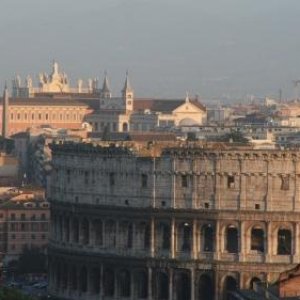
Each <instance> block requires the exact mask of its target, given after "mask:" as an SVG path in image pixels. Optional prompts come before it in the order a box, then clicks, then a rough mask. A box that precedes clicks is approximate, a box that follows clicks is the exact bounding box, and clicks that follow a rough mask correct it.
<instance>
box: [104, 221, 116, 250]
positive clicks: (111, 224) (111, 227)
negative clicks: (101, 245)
mask: <svg viewBox="0 0 300 300" xmlns="http://www.w3.org/2000/svg"><path fill="white" fill-rule="evenodd" d="M105 245H106V246H108V247H115V246H116V223H115V221H113V220H109V221H107V222H106V223H105Z"/></svg>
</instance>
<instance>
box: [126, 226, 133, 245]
mask: <svg viewBox="0 0 300 300" xmlns="http://www.w3.org/2000/svg"><path fill="white" fill-rule="evenodd" d="M132 243H133V226H132V224H131V223H129V224H128V227H127V248H129V249H131V248H132Z"/></svg>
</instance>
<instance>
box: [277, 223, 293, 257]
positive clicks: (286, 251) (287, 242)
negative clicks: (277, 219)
mask: <svg viewBox="0 0 300 300" xmlns="http://www.w3.org/2000/svg"><path fill="white" fill-rule="evenodd" d="M277 254H278V255H290V254H292V233H291V231H290V230H288V229H279V230H278V236H277Z"/></svg>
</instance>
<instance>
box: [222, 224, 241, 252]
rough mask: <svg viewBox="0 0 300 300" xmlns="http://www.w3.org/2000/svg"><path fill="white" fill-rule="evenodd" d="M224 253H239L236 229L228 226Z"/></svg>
mask: <svg viewBox="0 0 300 300" xmlns="http://www.w3.org/2000/svg"><path fill="white" fill-rule="evenodd" d="M225 242H226V251H227V252H228V253H238V252H239V236H238V230H237V228H235V227H233V226H230V227H228V228H227V229H226V241H225Z"/></svg>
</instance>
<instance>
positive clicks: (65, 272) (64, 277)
mask: <svg viewBox="0 0 300 300" xmlns="http://www.w3.org/2000/svg"><path fill="white" fill-rule="evenodd" d="M62 271H63V274H62V289H63V290H66V289H67V287H68V274H69V272H68V265H67V264H64V266H63V270H62Z"/></svg>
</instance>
